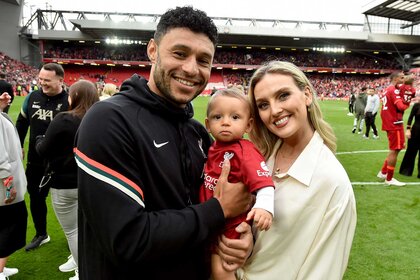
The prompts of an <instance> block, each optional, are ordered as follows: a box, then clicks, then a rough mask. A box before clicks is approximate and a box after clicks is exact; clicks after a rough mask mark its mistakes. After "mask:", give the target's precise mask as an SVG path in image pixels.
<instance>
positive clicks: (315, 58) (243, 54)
mask: <svg viewBox="0 0 420 280" xmlns="http://www.w3.org/2000/svg"><path fill="white" fill-rule="evenodd" d="M139 48H140V49H141V48H142V47H141V46H139V45H136V46H125V48H121V49H120V50H118V51H117V50H115V49H112V48H103V49H100V48H99V47H98V48H96V47H90V48H86V47H75V48H58V47H56V48H49V49H48V51H46V52H45V54H44V55H45V56H46V57H47V56H50V57H54V58H58V57H61V58H85V59H98V58H100V59H104V60H106V59H117V60H120V59H121V60H135V61H141V60H142V61H145V60H147V56H146V53H145V52H142V51H139ZM248 51H250V50H238V51H230V50H228V51H225V50H218V51H217V53H216V57H215V61H214V63H215V64H217V63H222V64H236V65H237V64H262V63H264V62H265V61H266V60H269V59H283V60H287V61H291V62H294V63H295V64H297V65H298V66H306V67H308V66H328V67H341V68H345V67H354V66H356V65H357V66H358V67H359V68H364V67H365V68H369V69H370V68H375V69H381V68H394V69H397V68H398V67H397V65H396V64H395V62H393V60H392V59H389V60H385V59H384V60H381V62H380V63H377V64H375V65H376V66H375V65H373V64H371V63H375V62H372V61H369V59H368V58H369V57H367V56H365V57H363V56H357V55H356V54H352V56H351V57H350V56H348V55H347V54H341V59H339V58H338V57H340V55H338V54H336V55H328V54H321V53H317V52H312V53H308V52H301V53H299V52H296V53H293V54H290V53H288V54H286V53H280V52H277V53H276V55H273V54H272V53H270V52H260V51H254V52H253V53H252V54H250V53H247V52H248ZM374 61H376V62H378V60H374ZM68 67H70V66H68ZM75 67H77V68H75ZM102 68H104V69H102ZM108 68H110V67H108ZM65 69H66V82H67V84H68V85H71V84H72V83H74V82H76V81H77V80H79V79H88V80H90V81H92V82H97V83H100V84H104V83H114V84H116V85H118V86H120V85H121V83H122V82H123V80H124V79H126V78H128V77H129V76H131V75H132V73H131V72H129V71H127V70H126V69H123V68H122V67H112V70H111V71H109V70H107V69H105V66H102V67H101V68H93V69H94V70H91V69H89V68H88V66H75V65H73V66H72V68H71V69H69V68H66V66H65ZM79 69H80V70H79ZM0 71H3V72H5V73H7V80H8V81H9V82H10V83H12V85H13V86H14V88H15V91H16V92H17V94H19V93H20V92H19V91H22V92H23V94H25V91H26V92H29V91H30V90H31V87H32V86H33V85H34V83H33V81H36V79H37V73H38V70H37V69H35V68H34V67H31V66H28V65H26V64H24V63H22V62H19V61H17V60H15V59H12V58H10V57H8V56H7V55H5V54H3V53H0ZM131 71H133V72H135V71H140V70H138V69H132V70H131ZM217 71H220V70H216V69H214V70H213V72H217ZM252 72H253V71H246V70H231V69H226V68H225V69H223V70H221V75H220V76H221V77H223V81H222V82H223V84H224V85H225V86H228V85H242V86H243V87H244V88H245V90H246V89H247V85H248V84H249V79H250V77H251V76H252ZM136 73H137V72H136ZM138 73H139V74H141V75H142V74H143V73H141V72H138ZM307 75H308V76H309V77H310V79H311V81H312V83H313V85H314V86H315V89H316V91H317V93H318V94H319V95H320V96H323V97H326V98H328V97H330V98H343V97H344V98H345V97H348V96H350V94H351V93H352V92H353V93H355V92H359V91H360V89H361V88H362V87H364V86H366V87H372V88H375V89H377V90H379V91H380V90H381V89H382V88H384V87H385V86H386V85H387V83H388V80H387V76H373V75H357V74H347V75H346V74H311V73H307Z"/></svg>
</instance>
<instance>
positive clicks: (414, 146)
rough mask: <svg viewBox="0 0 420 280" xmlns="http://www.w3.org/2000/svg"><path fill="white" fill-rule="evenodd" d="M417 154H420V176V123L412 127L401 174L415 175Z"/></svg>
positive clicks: (419, 176) (418, 172) (419, 172)
mask: <svg viewBox="0 0 420 280" xmlns="http://www.w3.org/2000/svg"><path fill="white" fill-rule="evenodd" d="M417 154H419V158H418V160H417V178H420V125H419V126H418V127H417V126H413V127H412V128H411V138H410V139H408V141H407V150H406V151H405V154H404V158H403V160H402V162H401V166H400V174H402V175H406V176H411V175H413V170H414V164H415V161H416V156H417Z"/></svg>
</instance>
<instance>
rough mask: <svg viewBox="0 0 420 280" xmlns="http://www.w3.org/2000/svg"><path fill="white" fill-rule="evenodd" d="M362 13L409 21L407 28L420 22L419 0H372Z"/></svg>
mask: <svg viewBox="0 0 420 280" xmlns="http://www.w3.org/2000/svg"><path fill="white" fill-rule="evenodd" d="M363 14H365V15H371V16H378V17H384V18H389V19H399V20H402V21H408V22H411V23H410V24H407V25H405V26H403V27H401V28H407V27H411V26H414V25H418V24H420V0H387V1H383V0H382V1H372V2H371V3H370V4H369V6H368V7H367V9H366V10H365V11H364V12H363Z"/></svg>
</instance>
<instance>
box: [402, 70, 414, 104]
mask: <svg viewBox="0 0 420 280" xmlns="http://www.w3.org/2000/svg"><path fill="white" fill-rule="evenodd" d="M399 90H400V96H401V99H402V101H403V103H404V104H406V105H410V103H411V99H413V98H414V97H415V96H416V89H415V88H414V77H413V76H412V75H408V76H406V77H405V79H404V83H403V84H402V85H400V86H399Z"/></svg>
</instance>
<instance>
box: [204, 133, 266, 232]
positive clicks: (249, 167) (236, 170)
mask: <svg viewBox="0 0 420 280" xmlns="http://www.w3.org/2000/svg"><path fill="white" fill-rule="evenodd" d="M225 159H229V160H230V166H231V167H230V173H229V178H228V181H229V182H230V183H238V182H243V183H244V184H245V185H246V186H247V187H248V191H249V192H251V193H255V192H256V191H257V190H259V189H262V188H265V187H270V186H271V187H274V183H273V180H272V179H271V174H270V171H269V170H268V167H267V165H266V164H265V161H264V157H263V156H262V155H261V153H260V152H259V151H258V150H257V149H256V147H255V146H254V144H252V143H251V142H250V141H248V140H245V139H241V140H239V141H235V142H229V143H224V142H220V141H216V142H214V143H213V145H212V146H211V147H210V149H209V152H208V159H207V162H206V165H205V167H204V183H203V185H202V186H201V189H200V201H201V202H203V201H206V200H208V199H210V198H212V197H213V192H214V188H215V187H216V184H217V180H218V178H219V176H220V173H221V172H222V166H223V161H224V160H225ZM246 215H247V213H243V214H241V215H239V216H237V217H235V218H231V219H228V220H227V221H226V225H225V229H224V231H225V232H224V234H225V235H226V237H228V238H232V239H233V238H236V239H237V238H239V236H240V235H239V234H238V233H237V232H236V231H235V228H236V227H237V226H238V225H239V224H240V223H242V222H243V221H245V220H246Z"/></svg>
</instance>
